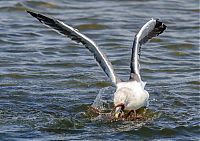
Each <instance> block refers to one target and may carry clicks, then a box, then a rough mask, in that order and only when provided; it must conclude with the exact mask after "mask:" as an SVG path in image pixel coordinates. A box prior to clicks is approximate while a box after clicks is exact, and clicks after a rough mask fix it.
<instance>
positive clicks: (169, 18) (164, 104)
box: [0, 0, 200, 140]
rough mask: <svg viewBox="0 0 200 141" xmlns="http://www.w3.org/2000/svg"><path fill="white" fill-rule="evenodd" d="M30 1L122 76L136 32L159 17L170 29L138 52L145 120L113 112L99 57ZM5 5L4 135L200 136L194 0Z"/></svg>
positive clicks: (0, 26) (0, 75) (0, 34)
mask: <svg viewBox="0 0 200 141" xmlns="http://www.w3.org/2000/svg"><path fill="white" fill-rule="evenodd" d="M25 9H29V10H33V11H37V12H41V13H43V14H47V15H50V16H53V17H56V18H57V19H60V20H62V21H63V22H65V23H66V24H69V25H71V26H73V27H75V28H77V29H79V31H81V32H82V33H84V34H86V35H87V36H88V37H90V38H92V39H93V40H94V41H95V42H97V44H98V45H99V47H100V48H101V49H102V50H103V51H104V52H105V54H106V55H107V56H108V58H109V59H110V60H111V62H112V64H113V66H114V68H115V71H116V73H117V74H118V75H119V76H120V77H121V78H122V79H123V80H127V79H128V78H129V72H130V69H129V62H130V57H131V45H132V42H133V37H134V35H135V34H136V32H137V31H138V30H139V28H141V26H142V25H143V24H144V23H146V22H147V21H148V20H149V19H150V18H152V17H153V18H159V19H161V20H162V21H163V22H164V23H165V24H166V25H167V26H168V27H167V30H166V31H165V32H164V33H163V34H162V35H160V36H159V37H158V38H155V39H153V40H151V42H149V43H148V44H146V45H145V46H143V47H142V50H141V52H142V54H141V61H140V62H141V72H142V74H141V75H142V79H143V80H144V81H147V85H146V89H147V91H148V92H149V93H150V103H149V107H148V109H147V114H146V115H145V117H146V118H145V120H142V121H129V120H125V121H112V120H110V116H108V112H110V110H112V108H113V100H112V98H113V95H112V94H113V91H114V87H112V85H111V83H110V82H109V79H108V78H107V77H106V75H105V74H104V73H103V71H102V70H101V69H100V67H99V66H98V65H97V64H96V62H95V61H94V59H93V56H92V55H91V54H90V53H89V52H88V50H87V49H85V48H84V47H83V46H82V45H81V44H76V43H74V42H73V41H71V40H69V39H66V38H65V37H62V36H60V35H58V34H57V33H55V32H53V31H51V30H49V29H48V28H46V27H45V26H43V25H41V24H40V23H39V22H38V21H37V20H35V19H34V18H32V17H31V16H30V15H28V14H27V13H26V12H25ZM0 13H1V14H0V140H199V138H200V131H199V125H200V124H199V108H200V106H199V101H200V98H199V91H200V57H199V55H200V52H199V51H200V48H199V37H200V28H199V25H200V22H199V13H200V9H199V2H198V1H196V0H182V1H179V0H165V1H161V0H142V1H139V0H138V1H137V0H134V1H132V0H124V1H119V0H108V1H106V0H102V1H92V0H86V1H79V0H74V1H71V0H60V1H56V0H29V1H26V0H18V1H15V0H9V1H5V0H1V1H0ZM92 106H94V107H96V108H99V109H100V110H102V113H95V111H93V110H92Z"/></svg>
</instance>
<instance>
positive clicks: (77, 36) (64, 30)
mask: <svg viewBox="0 0 200 141" xmlns="http://www.w3.org/2000/svg"><path fill="white" fill-rule="evenodd" d="M27 12H28V13H29V14H30V15H31V16H33V17H35V18H37V19H38V20H39V21H40V22H41V23H42V24H44V25H45V26H47V27H50V28H52V29H54V30H55V31H56V32H58V33H59V34H61V35H64V36H67V37H69V38H70V39H72V40H74V41H76V42H78V43H79V42H80V43H82V44H83V45H84V46H85V47H86V48H87V49H88V50H89V51H90V52H91V53H93V55H94V58H95V59H96V61H97V62H98V63H99V65H100V66H101V68H102V69H103V70H104V72H105V73H106V75H107V76H108V77H109V78H110V79H111V81H112V83H113V84H115V85H116V84H117V83H118V82H119V81H120V79H119V78H118V77H117V75H116V73H115V72H114V69H113V66H112V64H111V63H110V61H109V60H108V58H107V57H106V55H105V54H104V53H103V52H102V51H101V50H100V48H99V47H98V46H97V45H96V43H95V42H94V41H93V40H91V39H90V38H88V37H87V36H85V35H84V34H82V33H80V32H79V31H78V30H77V29H74V28H73V27H71V26H69V25H66V24H64V23H63V22H62V21H59V20H56V19H54V18H50V17H48V16H45V15H43V14H39V13H35V12H32V11H27Z"/></svg>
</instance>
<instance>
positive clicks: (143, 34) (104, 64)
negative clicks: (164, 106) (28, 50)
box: [27, 11, 166, 118]
mask: <svg viewBox="0 0 200 141" xmlns="http://www.w3.org/2000/svg"><path fill="white" fill-rule="evenodd" d="M27 12H28V13H29V14H30V15H31V16H33V17H35V18H37V19H38V20H39V21H40V22H41V23H42V24H44V25H45V26H47V27H49V28H51V29H53V30H55V31H56V32H58V33H59V34H61V35H64V36H67V37H69V38H70V39H72V40H74V41H76V42H78V43H82V44H83V45H84V46H85V47H86V48H87V49H88V50H89V51H90V52H91V53H92V54H93V55H94V58H95V59H96V61H97V63H98V64H99V65H100V66H101V68H102V69H103V71H104V72H105V73H106V75H107V76H108V77H109V78H110V80H111V82H112V84H114V86H115V87H116V92H115V93H114V105H115V107H114V109H115V118H119V117H123V115H124V110H127V111H129V113H130V112H134V116H135V117H136V110H137V109H139V108H141V107H146V106H148V98H149V93H148V92H147V91H146V90H144V87H145V82H143V81H142V79H141V76H140V64H139V58H140V48H141V45H143V44H145V43H146V42H148V41H149V40H150V39H151V38H153V37H155V36H158V35H159V34H161V33H162V32H163V31H164V30H165V29H166V25H165V24H163V23H162V22H160V21H159V20H158V19H156V20H155V19H151V20H149V21H148V22H147V23H146V24H145V25H143V27H142V28H141V29H140V31H139V32H138V33H137V34H136V35H135V38H134V42H133V46H132V55H131V62H130V69H131V72H130V78H129V80H128V81H121V80H120V79H119V77H118V76H117V74H116V73H115V71H114V69H113V66H112V64H111V63H110V61H109V60H108V58H107V57H106V55H105V54H104V53H103V52H102V51H101V49H100V48H99V47H98V46H97V44H96V43H95V42H94V41H93V40H91V39H90V38H88V37H87V36H85V35H84V34H82V33H80V32H79V31H78V30H77V29H75V28H73V27H71V26H69V25H66V24H64V23H63V22H62V21H59V20H57V19H54V18H52V17H48V16H45V15H43V14H40V13H35V12H32V11H27Z"/></svg>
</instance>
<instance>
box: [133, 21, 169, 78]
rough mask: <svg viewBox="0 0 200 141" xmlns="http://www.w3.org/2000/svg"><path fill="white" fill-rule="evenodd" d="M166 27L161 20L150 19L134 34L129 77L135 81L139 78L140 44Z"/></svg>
mask: <svg viewBox="0 0 200 141" xmlns="http://www.w3.org/2000/svg"><path fill="white" fill-rule="evenodd" d="M166 27H167V26H166V25H165V24H163V23H162V22H160V21H159V20H158V19H157V20H154V19H151V20H150V21H148V22H147V23H146V24H145V25H144V26H143V27H142V28H141V29H140V31H139V32H138V33H137V34H136V36H135V39H134V42H133V47H132V55H131V64H130V68H131V74H130V79H133V80H137V81H140V80H141V77H140V64H139V57H140V48H141V46H142V45H143V44H145V43H146V42H148V41H149V40H150V39H151V38H153V37H155V36H158V35H159V34H161V33H163V31H164V30H165V29H166Z"/></svg>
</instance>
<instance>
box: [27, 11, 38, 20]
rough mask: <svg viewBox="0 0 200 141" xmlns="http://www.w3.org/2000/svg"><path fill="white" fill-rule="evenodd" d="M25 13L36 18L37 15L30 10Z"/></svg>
mask: <svg viewBox="0 0 200 141" xmlns="http://www.w3.org/2000/svg"><path fill="white" fill-rule="evenodd" d="M26 12H27V13H29V14H30V15H31V16H33V17H35V18H37V15H38V14H37V13H35V12H32V11H30V10H26Z"/></svg>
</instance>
